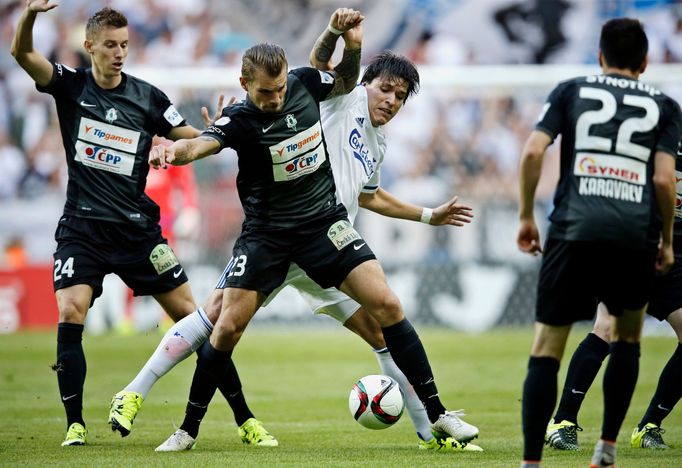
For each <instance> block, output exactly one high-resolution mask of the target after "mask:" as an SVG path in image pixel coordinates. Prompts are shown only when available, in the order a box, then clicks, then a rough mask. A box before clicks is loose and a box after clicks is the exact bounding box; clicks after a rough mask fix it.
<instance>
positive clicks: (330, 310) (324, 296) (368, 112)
mask: <svg viewBox="0 0 682 468" xmlns="http://www.w3.org/2000/svg"><path fill="white" fill-rule="evenodd" d="M317 52H318V53H312V54H311V63H312V64H313V65H314V66H315V67H316V68H319V69H321V70H331V69H332V65H331V64H330V63H329V61H328V59H327V61H324V60H320V59H319V57H320V55H322V56H324V55H323V54H320V53H319V49H318V50H317ZM361 81H362V83H361V85H359V86H357V87H356V88H355V89H354V90H353V91H352V92H350V93H349V94H347V95H343V96H338V97H334V98H332V99H329V100H326V101H323V102H322V103H321V104H320V111H321V122H322V128H323V131H324V134H325V138H326V140H327V147H328V149H329V157H330V162H331V165H332V170H333V172H334V182H335V185H336V198H337V200H338V201H339V202H342V203H343V204H344V205H345V206H346V209H347V211H348V216H349V218H350V221H351V222H353V221H354V219H355V217H356V215H357V213H358V207H359V206H362V207H364V208H367V209H370V210H372V211H375V212H377V213H379V214H382V215H385V216H390V217H394V218H402V219H408V220H413V221H422V222H425V223H428V224H432V225H453V226H463V225H464V224H465V223H469V222H470V220H471V217H472V210H471V208H470V207H468V206H464V205H460V204H458V203H457V197H454V198H452V199H451V200H450V201H448V202H446V203H444V204H442V205H441V206H439V207H437V208H435V209H430V208H422V207H419V206H415V205H412V204H409V203H405V202H403V201H401V200H398V199H397V198H395V197H393V196H392V195H391V194H390V193H388V192H387V191H385V190H384V189H382V188H380V187H379V185H380V168H381V163H382V162H383V158H384V154H385V152H386V142H385V137H384V133H383V130H382V126H383V125H384V124H386V123H388V122H389V121H390V120H391V119H392V118H393V117H394V116H395V115H396V114H397V113H398V111H399V110H400V109H401V108H402V106H403V104H404V103H405V101H406V100H407V98H408V97H409V96H411V95H413V94H416V92H417V91H418V88H419V74H418V72H417V70H416V68H415V66H414V65H413V64H412V63H411V62H410V61H409V60H408V59H406V58H405V57H403V56H400V55H396V54H393V53H391V52H384V53H382V54H379V55H378V56H376V57H375V58H374V59H373V60H372V61H371V63H370V64H369V65H368V67H367V68H366V70H365V73H364V75H363V77H362V80H361ZM286 286H292V287H293V288H295V289H297V290H298V291H299V292H300V294H301V295H302V296H303V298H304V299H305V300H306V302H308V304H309V305H310V307H311V309H313V311H314V312H315V313H324V314H327V315H329V316H331V317H333V318H334V319H336V320H338V321H339V322H340V323H342V324H343V325H344V326H345V327H346V328H348V329H349V330H351V331H353V332H355V333H356V334H358V335H359V336H360V337H362V338H363V339H364V340H365V341H366V342H367V343H368V344H369V345H370V346H371V347H372V349H373V350H374V352H375V354H376V357H377V360H378V361H379V365H380V367H381V371H382V372H383V373H384V374H386V375H389V376H391V377H393V378H394V379H396V380H397V381H398V382H399V384H400V386H401V387H402V389H403V392H404V394H405V396H406V400H407V401H406V403H407V405H406V406H407V409H408V412H409V414H410V417H411V418H412V421H413V423H414V426H415V429H416V432H417V435H418V437H419V445H418V446H419V448H420V449H427V450H441V451H446V450H447V451H481V450H482V449H481V448H480V447H478V446H476V445H473V444H469V443H467V441H468V440H471V438H473V437H475V436H476V435H478V429H477V428H475V427H474V426H471V425H470V424H467V423H466V422H464V421H461V424H462V432H461V439H462V442H460V441H458V440H456V439H455V438H452V437H448V436H444V435H441V434H437V435H435V436H434V434H432V432H431V424H430V422H429V419H428V417H427V414H426V411H425V409H424V406H423V405H422V403H421V402H420V401H419V398H418V397H417V395H416V394H415V392H414V390H413V389H412V387H411V385H410V384H409V382H408V381H407V378H406V377H405V375H404V374H403V373H402V372H401V371H400V370H399V369H398V367H397V366H396V364H395V362H394V361H393V359H392V358H391V355H390V353H389V352H388V350H387V348H386V343H385V341H384V337H383V334H382V331H381V327H380V326H379V323H378V322H377V321H376V320H375V319H373V318H372V317H371V316H370V314H369V313H367V312H366V311H365V310H364V309H363V308H361V306H360V304H358V303H357V302H355V301H354V300H352V299H351V298H349V297H348V296H347V295H346V294H344V293H342V292H341V291H339V290H338V289H336V288H328V289H323V288H322V287H320V286H319V285H318V284H317V283H315V282H314V281H313V280H312V279H310V278H309V277H308V276H307V275H306V274H305V273H304V272H303V270H302V269H300V268H299V267H298V266H296V265H292V266H291V268H290V269H289V272H288V274H287V278H286V280H285V282H284V283H283V284H282V285H281V286H280V287H278V288H277V289H275V290H274V291H273V292H272V293H271V294H270V296H268V299H267V300H266V302H265V304H267V303H268V302H270V301H271V300H272V299H273V298H274V297H275V296H276V295H277V294H278V293H279V291H281V290H282V289H283V288H284V287H286ZM460 415H461V414H460ZM195 416H196V414H194V415H192V417H187V416H186V418H185V421H184V422H183V425H181V426H180V428H179V429H178V430H177V431H175V433H173V434H172V435H171V436H170V437H169V438H168V439H167V440H166V441H165V442H164V443H163V444H161V446H159V447H158V448H157V451H181V450H188V449H190V448H192V447H193V446H194V443H195V442H196V438H194V437H190V436H189V434H187V433H186V431H185V430H184V429H183V426H184V425H185V424H187V425H196V424H197V421H196V417H195ZM193 429H196V428H193ZM193 432H195V431H193ZM472 436H473V437H472Z"/></svg>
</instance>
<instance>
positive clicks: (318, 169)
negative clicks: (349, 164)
mask: <svg viewBox="0 0 682 468" xmlns="http://www.w3.org/2000/svg"><path fill="white" fill-rule="evenodd" d="M333 85H334V77H333V75H331V74H329V73H327V72H322V71H318V70H316V69H314V68H297V69H294V70H291V71H290V72H289V74H288V78H287V91H286V94H285V96H284V104H283V108H282V110H281V111H280V112H277V113H267V112H263V111H261V110H260V109H258V108H257V107H256V106H255V105H254V104H253V103H252V102H251V101H250V100H249V99H248V98H247V99H246V100H245V101H242V102H241V103H238V104H236V105H233V106H229V107H226V108H225V109H223V113H222V117H221V118H220V119H218V120H217V121H216V122H215V124H214V125H213V126H210V127H208V128H207V129H206V131H204V133H203V135H204V136H209V137H212V138H214V139H216V140H217V141H218V142H219V143H220V146H221V148H222V147H231V148H233V149H234V150H235V151H236V152H237V157H238V162H239V174H238V175H237V189H238V191H239V198H240V200H241V202H242V207H243V208H244V214H245V215H246V219H245V225H246V226H258V227H259V228H262V229H275V230H276V229H289V228H295V227H297V226H300V225H301V223H306V222H309V221H314V220H318V219H321V218H325V217H326V216H334V215H335V214H339V213H341V215H343V212H344V211H345V208H343V205H340V204H339V205H337V202H336V196H335V194H334V193H335V190H336V189H335V185H334V177H333V174H332V170H331V165H330V163H329V157H328V154H327V148H326V143H325V140H324V135H323V132H322V126H321V125H320V109H319V103H320V101H322V100H324V99H325V98H326V96H327V95H328V94H329V92H330V91H331V89H332V88H333Z"/></svg>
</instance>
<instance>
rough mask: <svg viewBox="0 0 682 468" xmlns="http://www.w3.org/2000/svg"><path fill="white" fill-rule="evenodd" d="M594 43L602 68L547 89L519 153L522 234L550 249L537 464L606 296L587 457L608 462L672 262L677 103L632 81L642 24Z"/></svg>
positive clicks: (541, 292)
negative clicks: (602, 367) (540, 209)
mask: <svg viewBox="0 0 682 468" xmlns="http://www.w3.org/2000/svg"><path fill="white" fill-rule="evenodd" d="M599 46H600V51H599V63H600V65H601V67H602V71H603V74H602V75H598V76H586V77H579V78H574V79H572V80H568V81H566V82H563V83H561V84H559V85H558V86H557V87H556V88H555V89H554V90H553V91H552V93H551V94H550V96H549V98H548V100H547V103H546V104H545V107H544V108H543V112H542V115H541V116H540V119H539V122H538V123H537V125H536V129H535V131H533V132H532V133H531V135H530V137H529V138H528V140H527V141H526V144H525V146H524V149H523V154H522V158H521V169H520V208H519V210H520V211H519V217H520V228H519V233H518V238H517V243H518V246H519V248H520V249H521V250H522V251H523V252H527V253H530V254H534V255H536V254H538V253H541V252H543V250H544V255H543V259H542V267H541V270H540V279H539V282H538V298H537V306H536V323H535V339H534V341H533V346H532V350H531V357H530V359H529V362H528V374H527V376H526V380H525V382H524V386H523V402H522V406H523V411H522V417H523V435H524V453H523V462H522V466H525V467H534V466H539V464H540V458H541V455H542V445H543V442H544V435H545V430H546V427H547V423H548V422H549V419H550V417H551V414H552V411H553V409H554V405H555V403H556V397H557V372H558V369H559V361H560V360H561V357H562V354H563V351H564V348H565V345H566V339H567V337H568V334H569V331H570V328H571V324H572V323H573V322H575V321H577V320H581V319H589V318H592V316H593V315H594V311H595V310H596V306H597V303H598V302H600V301H601V302H603V303H604V304H606V305H607V307H608V310H609V312H610V313H611V315H612V321H613V322H612V323H613V326H612V330H613V337H612V344H611V359H610V360H609V364H608V366H607V369H606V373H605V375H604V418H603V425H602V433H601V437H600V440H599V441H598V442H597V444H596V446H595V449H594V454H593V457H592V466H595V467H603V466H613V464H614V462H615V452H616V449H615V443H616V438H617V435H618V431H619V430H620V426H621V424H622V422H623V419H624V417H625V413H626V412H627V409H628V406H629V404H630V399H631V397H632V393H633V391H634V388H635V383H636V381H637V372H638V365H639V340H640V333H641V324H642V316H643V313H644V311H645V309H646V306H647V302H648V298H649V296H650V291H651V288H652V282H653V278H654V274H655V272H656V271H657V270H658V271H659V272H665V271H667V270H668V269H670V267H671V265H672V263H673V250H672V238H673V208H674V202H675V176H674V172H675V159H674V157H675V152H676V148H677V142H678V139H679V135H680V119H681V118H680V109H679V106H678V105H677V104H676V103H675V102H674V101H673V100H672V99H670V98H669V97H667V96H665V95H664V94H662V93H661V92H660V91H658V90H657V89H655V88H653V87H651V86H649V85H646V84H644V83H642V82H639V81H637V78H638V77H639V75H640V74H641V73H642V72H643V71H644V69H645V68H646V65H647V50H648V40H647V37H646V34H645V32H644V29H643V27H642V25H641V24H640V23H639V21H637V20H633V19H628V18H619V19H614V20H610V21H608V22H606V23H605V24H604V26H603V27H602V31H601V37H600V43H599ZM559 134H561V135H562V140H561V177H560V180H559V186H558V187H557V191H556V194H555V197H554V206H555V208H554V211H553V212H552V215H551V216H550V221H551V224H550V227H549V232H548V234H547V237H548V240H547V242H546V244H545V246H544V249H543V248H542V247H541V243H540V235H539V233H538V229H537V225H536V223H535V218H534V213H533V205H534V203H533V202H534V196H535V189H536V186H537V182H538V179H539V176H540V170H541V167H542V159H543V156H544V153H545V150H546V148H547V146H549V144H550V143H551V142H552V141H553V140H554V138H556V136H558V135H559Z"/></svg>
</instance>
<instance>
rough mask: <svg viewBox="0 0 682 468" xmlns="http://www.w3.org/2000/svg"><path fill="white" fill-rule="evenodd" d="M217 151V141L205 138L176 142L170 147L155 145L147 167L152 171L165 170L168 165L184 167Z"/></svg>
mask: <svg viewBox="0 0 682 468" xmlns="http://www.w3.org/2000/svg"><path fill="white" fill-rule="evenodd" d="M219 149H220V143H218V140H216V139H215V138H211V137H207V136H203V137H202V136H200V137H197V138H192V139H191V140H178V141H176V142H175V143H173V144H172V145H170V146H164V145H156V146H154V147H153V148H152V149H151V151H150V152H149V165H150V166H152V167H153V168H154V169H159V168H163V169H166V168H167V167H168V164H172V165H173V166H184V165H185V164H189V163H191V162H192V161H196V160H197V159H201V158H205V157H206V156H209V155H211V154H215V153H216V152H218V150H219Z"/></svg>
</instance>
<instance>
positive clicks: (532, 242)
mask: <svg viewBox="0 0 682 468" xmlns="http://www.w3.org/2000/svg"><path fill="white" fill-rule="evenodd" d="M516 245H517V246H518V247H519V250H520V251H521V252H525V253H528V254H531V255H533V256H535V255H537V254H541V253H542V244H541V243H540V232H539V231H538V227H537V225H536V224H535V221H533V220H529V221H521V225H520V226H519V233H518V235H517V236H516Z"/></svg>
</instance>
